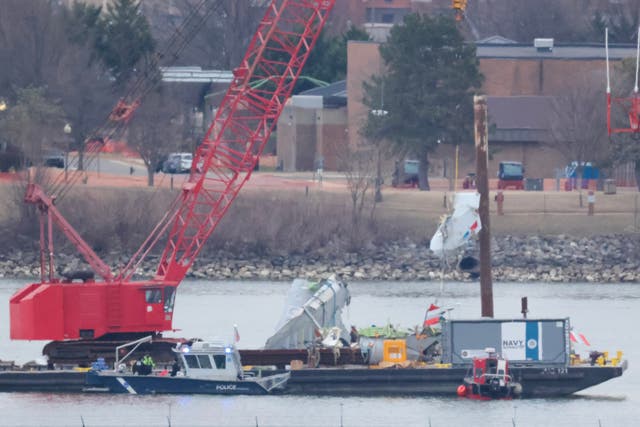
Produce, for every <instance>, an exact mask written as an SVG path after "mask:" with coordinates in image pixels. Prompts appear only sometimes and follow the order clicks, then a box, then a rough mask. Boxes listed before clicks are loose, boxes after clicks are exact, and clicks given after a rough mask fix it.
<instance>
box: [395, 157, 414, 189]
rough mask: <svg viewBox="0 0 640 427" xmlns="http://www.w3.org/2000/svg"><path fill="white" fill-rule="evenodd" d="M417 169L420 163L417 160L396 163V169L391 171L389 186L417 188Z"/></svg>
mask: <svg viewBox="0 0 640 427" xmlns="http://www.w3.org/2000/svg"><path fill="white" fill-rule="evenodd" d="M419 167H420V162H419V161H418V160H404V161H402V162H396V168H395V170H394V171H393V177H392V180H391V185H392V186H393V187H413V188H415V187H417V186H418V169H419Z"/></svg>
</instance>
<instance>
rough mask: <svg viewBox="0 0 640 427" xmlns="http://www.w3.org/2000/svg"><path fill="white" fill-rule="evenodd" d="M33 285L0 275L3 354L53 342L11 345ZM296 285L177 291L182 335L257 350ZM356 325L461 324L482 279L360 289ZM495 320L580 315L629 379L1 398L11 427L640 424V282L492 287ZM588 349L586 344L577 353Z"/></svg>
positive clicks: (0, 410)
mask: <svg viewBox="0 0 640 427" xmlns="http://www.w3.org/2000/svg"><path fill="white" fill-rule="evenodd" d="M25 283H26V282H24V281H15V280H6V279H2V280H0V301H3V302H2V304H0V359H4V360H16V362H18V363H24V362H26V361H29V360H32V359H35V358H36V357H37V356H38V355H39V354H40V350H41V348H42V346H43V345H44V342H11V341H10V340H9V314H8V312H9V303H8V301H9V297H10V295H11V294H12V293H13V292H15V291H16V290H17V289H19V288H20V287H21V286H22V285H24V284H25ZM288 288H289V284H288V283H272V282H205V281H186V282H185V283H184V284H183V285H182V286H181V287H180V290H179V292H178V297H177V300H176V311H175V318H174V327H176V328H180V329H181V330H182V331H181V332H178V333H176V334H175V335H176V336H185V337H201V338H207V337H213V336H220V337H222V336H225V335H226V336H227V337H229V338H230V337H231V336H232V333H233V324H234V323H235V324H237V325H238V329H239V332H240V337H241V339H240V347H241V348H259V347H261V346H262V344H263V343H264V341H265V340H266V338H267V337H269V336H270V335H271V334H272V333H273V330H274V327H275V325H276V323H277V321H278V319H279V317H280V314H281V311H282V309H283V305H284V300H285V295H286V293H287V290H288ZM350 289H351V294H352V301H351V306H350V307H349V308H348V309H347V310H346V311H345V313H344V320H345V323H346V324H347V325H350V324H353V325H356V326H359V327H361V326H369V325H371V324H377V325H383V324H386V323H387V322H391V323H392V324H394V325H400V326H403V327H413V326H414V325H416V324H419V323H421V321H422V319H423V318H424V312H425V308H426V307H427V306H428V305H429V304H430V303H431V302H434V301H435V300H436V298H437V300H438V303H440V304H443V305H447V306H448V305H451V306H454V307H455V309H454V310H453V312H452V315H453V317H454V318H475V317H478V316H479V315H480V303H479V300H480V299H479V285H478V283H446V284H444V286H443V287H442V290H441V285H440V284H439V283H414V282H411V283H406V282H405V283H398V282H382V283H354V284H352V285H350ZM494 295H495V315H496V317H504V318H510V317H520V298H521V297H522V296H528V297H529V310H530V313H529V318H535V317H570V318H571V322H572V324H573V325H574V326H575V327H576V328H577V329H578V330H580V332H582V333H584V334H585V335H586V336H587V338H589V339H590V341H591V343H592V348H593V349H598V350H609V351H615V350H617V349H621V350H624V352H625V357H626V358H627V359H629V361H630V368H629V369H628V370H627V371H626V372H625V374H624V375H623V376H622V377H621V378H616V379H614V380H612V381H609V382H607V383H604V384H601V385H599V386H596V387H593V388H591V389H588V390H586V391H583V392H581V393H579V394H577V395H575V396H572V397H569V398H562V399H534V400H514V401H496V402H477V401H470V400H464V399H458V398H434V397H420V396H415V397H395V398H379V397H376V398H373V397H372V398H366V397H357V398H333V397H328V398H318V397H305V396H302V397H288V396H265V397H248V396H240V397H218V396H129V395H126V396H125V395H117V396H116V395H113V396H111V395H82V394H41V393H25V394H22V393H0V414H1V415H0V425H3V426H4V425H6V426H82V425H83V423H84V425H86V426H87V427H94V426H143V425H144V426H169V425H170V426H256V425H258V426H341V425H342V426H345V427H346V426H434V427H436V426H447V427H451V426H505V427H507V426H514V425H515V426H594V427H598V426H607V427H609V426H631V425H638V422H639V421H638V420H640V374H638V370H637V368H636V366H637V363H639V362H638V361H639V360H640V339H638V336H636V335H635V334H636V332H637V328H638V324H639V321H640V314H639V313H640V285H630V284H618V285H611V284H608V285H597V284H526V285H525V284H509V283H498V284H494ZM577 350H578V352H579V353H587V352H588V349H584V348H578V349H577Z"/></svg>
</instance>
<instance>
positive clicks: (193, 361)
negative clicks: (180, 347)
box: [184, 354, 200, 369]
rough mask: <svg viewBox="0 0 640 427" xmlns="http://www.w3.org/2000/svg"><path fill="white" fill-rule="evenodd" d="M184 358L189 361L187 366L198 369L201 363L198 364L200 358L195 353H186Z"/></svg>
mask: <svg viewBox="0 0 640 427" xmlns="http://www.w3.org/2000/svg"><path fill="white" fill-rule="evenodd" d="M184 360H185V361H186V362H187V366H188V367H189V368H191V369H198V368H200V365H199V364H198V358H197V357H196V356H194V355H193V354H185V355H184Z"/></svg>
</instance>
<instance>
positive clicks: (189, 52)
mask: <svg viewBox="0 0 640 427" xmlns="http://www.w3.org/2000/svg"><path fill="white" fill-rule="evenodd" d="M200 3H201V1H200V0H174V1H173V2H171V3H170V4H167V3H166V2H150V3H149V4H145V5H144V7H145V14H147V15H148V16H149V17H150V20H151V22H152V32H153V34H154V36H155V37H156V38H157V39H158V40H159V42H160V43H159V45H160V46H162V45H163V42H166V41H167V40H168V38H169V37H173V36H174V33H175V31H177V30H178V29H180V33H181V34H183V33H184V34H186V33H189V32H190V29H197V30H198V31H197V32H195V36H194V37H193V39H192V40H191V41H190V42H189V43H188V44H187V45H186V46H185V48H184V50H182V51H181V52H180V55H179V57H178V58H169V59H170V60H172V61H173V60H175V64H177V65H199V66H201V67H205V68H222V69H232V68H234V67H236V66H237V65H238V64H239V63H240V60H241V59H242V57H243V55H244V52H245V50H246V47H247V46H248V44H249V41H250V40H251V37H252V36H253V34H254V32H255V28H256V26H257V24H258V21H259V19H260V18H262V16H263V15H264V11H265V8H266V6H267V4H268V3H267V2H265V1H251V2H239V1H237V0H212V1H211V2H210V3H209V4H207V5H206V6H205V7H204V8H202V9H197V6H198V5H199V4H200ZM247 3H249V4H248V5H247ZM194 12H195V13H196V15H192V14H193V13H194ZM190 16H191V17H192V20H190V21H189V22H186V20H187V19H188V17H190ZM185 25H187V27H186V28H187V30H185V27H184V26H185Z"/></svg>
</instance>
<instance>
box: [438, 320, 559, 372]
mask: <svg viewBox="0 0 640 427" xmlns="http://www.w3.org/2000/svg"><path fill="white" fill-rule="evenodd" d="M487 348H493V349H495V351H496V352H497V353H498V354H499V355H500V356H502V357H504V358H505V359H507V360H509V364H510V365H511V366H539V365H549V366H567V365H568V364H569V361H570V357H569V354H570V351H571V350H570V343H569V319H568V318H566V319H477V320H449V321H446V322H444V324H443V328H442V360H443V362H444V363H451V364H452V365H454V366H456V365H467V364H471V361H472V360H473V358H474V357H484V356H485V355H486V349H487Z"/></svg>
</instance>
